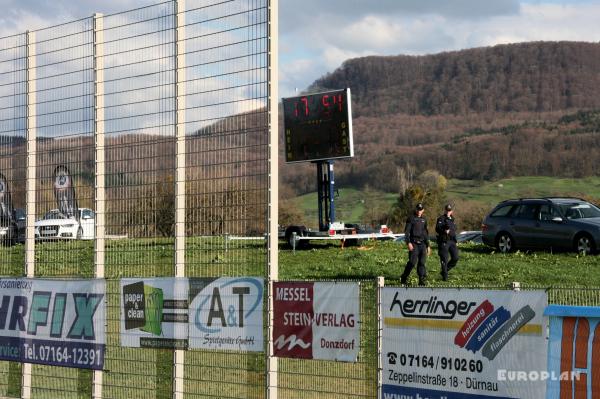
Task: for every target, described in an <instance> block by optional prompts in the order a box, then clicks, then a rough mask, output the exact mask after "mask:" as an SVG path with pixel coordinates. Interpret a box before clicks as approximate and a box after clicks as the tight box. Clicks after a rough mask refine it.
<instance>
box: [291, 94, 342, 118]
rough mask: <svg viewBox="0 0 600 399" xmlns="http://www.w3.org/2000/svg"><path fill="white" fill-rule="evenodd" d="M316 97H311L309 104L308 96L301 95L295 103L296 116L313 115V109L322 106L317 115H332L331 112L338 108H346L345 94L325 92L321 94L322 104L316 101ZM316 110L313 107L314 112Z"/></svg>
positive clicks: (340, 109)
mask: <svg viewBox="0 0 600 399" xmlns="http://www.w3.org/2000/svg"><path fill="white" fill-rule="evenodd" d="M316 100H317V99H316V98H314V99H311V101H310V106H309V99H308V97H300V99H299V100H297V101H296V103H295V105H294V116H295V117H301V116H302V117H307V116H310V115H311V109H310V107H313V108H320V109H321V111H320V112H317V114H316V115H317V116H319V115H321V116H331V112H332V111H334V110H338V111H339V112H343V110H344V96H343V94H333V95H332V94H324V95H322V96H321V104H319V103H318V102H316ZM314 111H315V110H314V109H313V110H312V112H314Z"/></svg>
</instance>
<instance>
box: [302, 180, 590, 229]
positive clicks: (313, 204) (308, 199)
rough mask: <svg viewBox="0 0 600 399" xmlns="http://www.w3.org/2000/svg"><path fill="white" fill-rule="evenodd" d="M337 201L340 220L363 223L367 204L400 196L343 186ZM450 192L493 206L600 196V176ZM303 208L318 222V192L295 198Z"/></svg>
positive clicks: (474, 185)
mask: <svg viewBox="0 0 600 399" xmlns="http://www.w3.org/2000/svg"><path fill="white" fill-rule="evenodd" d="M338 192H339V196H338V197H337V198H336V199H335V201H336V220H338V221H343V222H346V223H359V222H361V221H362V219H363V215H364V213H365V211H366V206H365V204H367V206H369V207H378V206H381V207H383V208H384V209H389V208H390V207H391V206H392V205H393V204H394V203H395V202H396V199H397V198H398V195H397V194H393V193H384V192H379V191H366V192H363V191H360V190H356V189H354V188H340V189H339V191H338ZM446 195H447V197H448V199H449V200H450V201H452V202H455V203H458V202H460V201H462V200H470V201H478V202H481V203H482V204H484V205H485V206H488V207H490V208H492V207H493V206H494V205H496V204H497V203H498V202H500V201H502V200H505V199H509V198H523V197H545V196H574V197H592V198H600V177H588V178H584V179H556V178H553V177H544V176H540V177H515V178H510V179H502V180H498V181H495V182H482V181H475V180H456V179H451V180H449V181H448V186H447V188H446ZM295 202H296V204H297V206H298V208H299V209H301V210H302V211H303V213H304V216H305V219H306V220H307V221H309V226H311V227H316V226H317V225H318V223H317V222H318V217H317V215H318V211H317V194H316V193H310V194H305V195H301V196H299V197H297V198H295Z"/></svg>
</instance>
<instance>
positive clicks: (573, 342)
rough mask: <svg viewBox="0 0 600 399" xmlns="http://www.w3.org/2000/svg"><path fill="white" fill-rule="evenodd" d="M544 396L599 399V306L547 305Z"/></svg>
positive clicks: (550, 397) (549, 397) (554, 398)
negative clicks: (547, 333)
mask: <svg viewBox="0 0 600 399" xmlns="http://www.w3.org/2000/svg"><path fill="white" fill-rule="evenodd" d="M545 314H546V316H549V317H550V340H549V342H548V373H547V374H546V375H545V380H546V381H547V386H548V392H547V396H546V397H547V399H595V398H600V307H587V306H560V305H551V306H548V308H547V309H546V313H545Z"/></svg>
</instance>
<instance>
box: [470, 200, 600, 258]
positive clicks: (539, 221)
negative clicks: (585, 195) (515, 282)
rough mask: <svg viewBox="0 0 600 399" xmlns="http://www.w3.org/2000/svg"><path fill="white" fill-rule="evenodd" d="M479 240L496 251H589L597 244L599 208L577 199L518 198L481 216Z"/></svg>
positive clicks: (599, 232)
mask: <svg viewBox="0 0 600 399" xmlns="http://www.w3.org/2000/svg"><path fill="white" fill-rule="evenodd" d="M481 229H482V239H483V242H484V243H485V244H487V245H489V246H493V247H496V248H497V249H498V251H500V252H511V251H514V250H515V249H517V248H534V249H550V250H555V249H567V250H574V251H577V252H579V253H585V254H592V253H595V252H596V251H597V249H598V244H599V243H600V209H599V208H598V207H597V206H595V205H593V204H591V203H589V202H587V201H585V200H582V199H578V198H521V199H512V200H507V201H503V202H501V203H499V204H498V205H496V207H495V208H494V209H493V210H492V211H491V212H490V213H489V215H487V216H486V217H485V219H484V220H483V224H482V226H481Z"/></svg>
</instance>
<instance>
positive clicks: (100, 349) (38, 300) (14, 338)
mask: <svg viewBox="0 0 600 399" xmlns="http://www.w3.org/2000/svg"><path fill="white" fill-rule="evenodd" d="M105 326H106V282H105V280H100V279H98V280H43V279H27V278H16V279H15V278H2V279H0V360H8V361H16V362H23V363H37V364H46V365H53V366H63V367H76V368H84V369H94V370H101V369H102V368H103V367H104V350H105V345H106V335H105Z"/></svg>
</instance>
